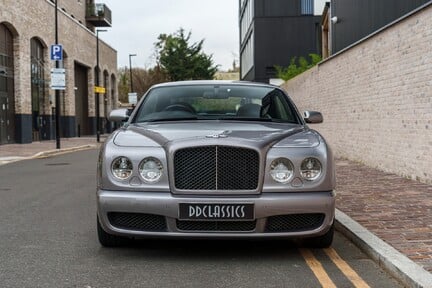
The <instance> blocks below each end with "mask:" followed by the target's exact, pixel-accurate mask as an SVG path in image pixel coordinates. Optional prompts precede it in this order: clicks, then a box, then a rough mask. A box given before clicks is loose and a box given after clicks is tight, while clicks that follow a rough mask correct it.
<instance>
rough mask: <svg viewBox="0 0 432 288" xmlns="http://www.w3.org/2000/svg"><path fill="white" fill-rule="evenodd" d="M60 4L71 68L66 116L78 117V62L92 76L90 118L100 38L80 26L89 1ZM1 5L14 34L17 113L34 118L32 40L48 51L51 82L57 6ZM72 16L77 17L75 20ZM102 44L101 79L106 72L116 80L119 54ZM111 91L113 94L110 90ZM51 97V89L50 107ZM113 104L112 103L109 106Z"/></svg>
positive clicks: (15, 0) (16, 1)
mask: <svg viewBox="0 0 432 288" xmlns="http://www.w3.org/2000/svg"><path fill="white" fill-rule="evenodd" d="M59 2H64V3H59V8H60V10H59V11H58V21H59V23H58V33H59V43H60V44H62V45H63V49H64V52H65V55H64V56H65V57H66V56H67V57H66V58H65V60H64V62H65V63H64V65H65V68H67V71H66V77H67V83H66V87H67V89H66V91H65V92H64V93H65V107H64V109H65V111H64V115H66V116H72V115H74V114H75V103H74V101H75V99H74V97H75V96H74V95H75V92H74V86H75V85H74V71H73V69H74V63H75V62H77V63H80V64H81V65H84V66H87V67H88V68H89V73H90V74H91V77H90V78H89V79H90V80H92V82H91V83H89V115H90V116H94V115H95V100H94V93H93V84H94V83H93V80H94V79H93V78H94V77H93V71H94V70H93V68H94V67H95V66H96V38H95V35H94V33H93V32H92V31H91V30H89V29H88V28H86V27H85V23H84V24H81V23H79V21H80V20H81V21H82V20H84V19H85V1H84V0H83V1H81V2H77V1H76V0H74V1H69V2H70V3H69V2H68V1H59ZM66 2H67V3H66ZM1 3H2V5H3V6H2V8H1V9H0V23H3V24H6V25H7V27H8V28H9V29H10V30H11V31H12V33H13V34H14V65H15V69H14V70H15V71H14V81H15V113H16V114H31V80H30V74H31V73H30V40H31V39H32V38H33V37H37V38H38V39H39V40H40V41H41V42H42V43H43V45H44V46H45V48H46V50H45V63H46V64H45V65H46V69H45V73H46V75H45V79H49V77H50V74H49V73H50V69H51V68H53V67H54V66H55V62H54V61H51V60H50V59H49V47H50V45H51V44H54V42H55V33H54V32H55V27H54V15H55V13H54V12H55V10H54V4H53V3H52V2H51V1H49V0H38V1H25V0H3V1H2V2H1ZM80 3H81V4H80ZM62 8H63V9H62ZM72 14H73V15H74V17H71V15H72ZM107 33H109V32H107ZM99 40H100V43H99V44H100V45H99V60H100V61H99V62H100V66H101V76H100V79H103V72H104V71H106V72H107V73H108V74H109V75H110V76H113V77H115V78H116V77H117V51H115V50H114V49H113V48H112V47H110V46H109V45H107V44H106V43H104V42H103V41H102V40H101V39H99ZM107 88H108V89H107V90H108V91H110V87H107ZM115 93H116V92H115ZM50 94H51V95H52V94H54V92H53V90H50V89H48V87H47V93H46V98H47V99H46V102H47V103H48V102H49V101H48V97H49V95H50ZM109 96H110V97H108V99H111V95H109ZM115 97H117V95H115ZM100 102H101V103H100V105H101V109H100V111H101V116H104V115H103V112H104V109H103V103H102V101H100ZM111 102H112V101H111V100H110V103H109V104H111ZM48 111H50V109H49V107H44V112H45V113H47V112H48Z"/></svg>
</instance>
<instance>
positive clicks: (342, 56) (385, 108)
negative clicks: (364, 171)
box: [282, 4, 432, 193]
mask: <svg viewBox="0 0 432 288" xmlns="http://www.w3.org/2000/svg"><path fill="white" fill-rule="evenodd" d="M431 19H432V4H430V5H426V7H424V8H423V9H421V10H420V11H418V12H416V13H414V14H412V15H409V16H407V17H405V18H403V19H401V20H399V21H398V22H396V23H394V24H392V25H390V26H388V27H386V28H385V29H383V30H382V31H380V32H379V33H376V34H374V35H372V36H371V37H369V38H367V39H364V40H363V41H360V42H359V43H357V44H356V45H354V46H352V47H349V48H348V49H346V50H344V51H342V52H341V53H339V54H337V55H334V56H333V57H331V58H329V59H326V61H323V62H321V63H320V64H319V65H318V66H316V67H314V68H312V69H310V70H309V71H307V72H305V73H303V74H301V75H299V76H297V77H296V78H294V79H292V80H290V81H288V82H286V83H285V84H283V85H282V87H283V88H284V89H285V90H286V91H287V92H288V93H289V95H290V96H291V97H292V98H293V99H294V101H295V102H296V104H297V106H298V108H299V110H300V111H303V110H318V111H321V112H322V113H323V115H324V123H323V124H319V125H316V126H313V128H315V129H317V130H318V131H320V132H321V133H322V134H323V135H324V136H325V137H326V138H327V139H328V140H329V142H330V143H331V145H332V147H333V149H334V151H335V155H336V156H337V157H343V158H348V159H351V160H354V161H358V162H361V163H364V164H366V165H368V166H372V167H376V168H378V169H381V170H383V171H387V172H392V173H396V174H399V175H402V176H406V177H409V178H412V179H416V180H420V181H423V182H426V183H432V164H431V163H432V21H431ZM389 193H391V191H389Z"/></svg>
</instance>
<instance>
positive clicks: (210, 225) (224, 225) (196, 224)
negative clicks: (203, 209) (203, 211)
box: [177, 220, 256, 232]
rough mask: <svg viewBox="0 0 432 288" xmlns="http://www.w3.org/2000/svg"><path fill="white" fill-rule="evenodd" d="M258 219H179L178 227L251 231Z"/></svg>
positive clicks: (196, 229)
mask: <svg viewBox="0 0 432 288" xmlns="http://www.w3.org/2000/svg"><path fill="white" fill-rule="evenodd" d="M255 226H256V221H181V220H177V229H179V230H182V231H211V232H251V231H254V230H255Z"/></svg>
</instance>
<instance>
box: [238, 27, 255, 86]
mask: <svg viewBox="0 0 432 288" xmlns="http://www.w3.org/2000/svg"><path fill="white" fill-rule="evenodd" d="M253 41H254V34H253V33H251V35H250V36H249V38H248V40H247V42H246V45H245V46H244V48H243V51H242V52H241V56H240V57H241V78H242V79H243V78H244V77H245V76H246V74H247V73H248V72H249V70H250V69H251V68H252V67H253V65H254V59H253V56H254V46H253Z"/></svg>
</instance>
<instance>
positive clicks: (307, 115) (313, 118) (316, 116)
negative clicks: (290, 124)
mask: <svg viewBox="0 0 432 288" xmlns="http://www.w3.org/2000/svg"><path fill="white" fill-rule="evenodd" d="M304 120H305V121H306V123H310V124H318V123H322V122H323V121H324V119H323V116H322V114H321V112H318V111H305V112H304Z"/></svg>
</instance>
